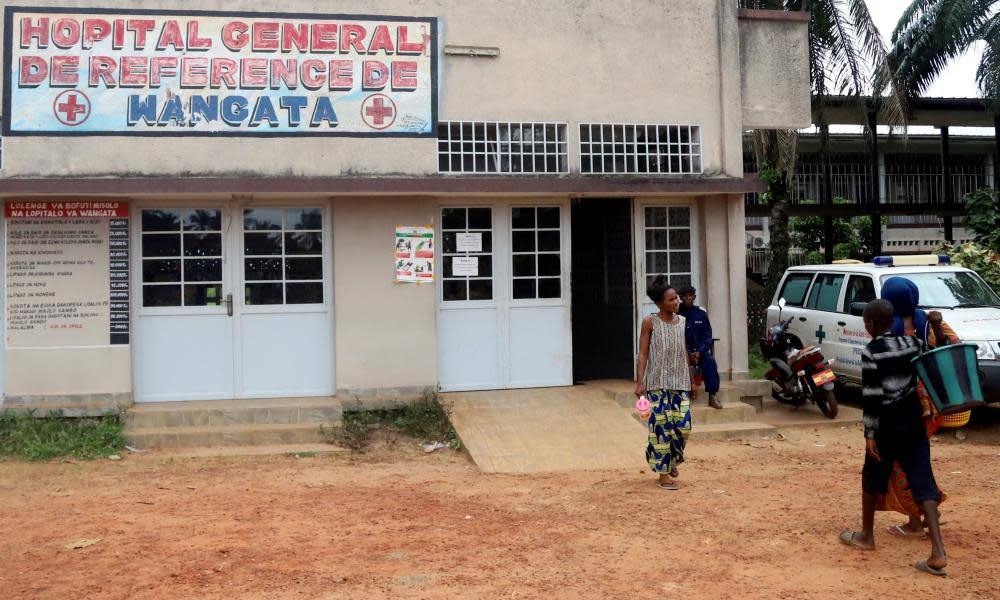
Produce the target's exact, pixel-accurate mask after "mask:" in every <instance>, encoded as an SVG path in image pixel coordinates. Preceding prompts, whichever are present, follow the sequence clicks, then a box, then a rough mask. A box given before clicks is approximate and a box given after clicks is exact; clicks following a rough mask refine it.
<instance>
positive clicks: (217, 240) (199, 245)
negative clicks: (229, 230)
mask: <svg viewBox="0 0 1000 600" xmlns="http://www.w3.org/2000/svg"><path fill="white" fill-rule="evenodd" d="M184 256H222V234H221V233H185V234H184Z"/></svg>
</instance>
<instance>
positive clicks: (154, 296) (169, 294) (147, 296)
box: [142, 285, 181, 306]
mask: <svg viewBox="0 0 1000 600" xmlns="http://www.w3.org/2000/svg"><path fill="white" fill-rule="evenodd" d="M142 305H143V306H180V305H181V286H179V285H144V286H142Z"/></svg>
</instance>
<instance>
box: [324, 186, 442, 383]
mask: <svg viewBox="0 0 1000 600" xmlns="http://www.w3.org/2000/svg"><path fill="white" fill-rule="evenodd" d="M436 209H437V203H436V201H435V200H434V199H428V198H337V199H335V200H334V201H333V244H334V246H333V264H334V268H333V278H334V319H335V326H334V328H335V331H336V344H335V346H334V348H335V350H334V352H335V356H336V365H337V366H336V373H337V390H338V392H337V393H338V395H339V396H341V397H343V398H345V399H350V398H351V397H352V396H358V397H359V398H362V399H370V398H372V397H376V398H377V397H386V398H393V397H397V396H399V395H404V396H405V395H412V394H414V393H418V392H419V391H420V390H421V389H423V388H427V387H430V388H435V387H436V386H437V329H436V325H435V324H436V321H435V315H436V314H437V304H436V302H435V298H436V296H435V291H434V290H435V286H434V285H433V284H428V285H417V284H396V283H394V282H393V281H394V278H395V272H394V271H393V253H392V249H393V245H392V243H393V239H394V237H395V228H396V226H397V225H433V224H434V223H435V215H436V213H437V210H436ZM376 386H377V387H376Z"/></svg>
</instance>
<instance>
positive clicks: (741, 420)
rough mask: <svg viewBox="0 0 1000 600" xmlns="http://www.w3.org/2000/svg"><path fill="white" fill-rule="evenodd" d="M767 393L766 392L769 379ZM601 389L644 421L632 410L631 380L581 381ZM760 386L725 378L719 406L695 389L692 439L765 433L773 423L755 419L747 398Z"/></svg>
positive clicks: (751, 399) (634, 416)
mask: <svg viewBox="0 0 1000 600" xmlns="http://www.w3.org/2000/svg"><path fill="white" fill-rule="evenodd" d="M764 383H765V384H767V387H766V389H767V393H768V394H770V383H768V382H764ZM585 385H587V386H593V387H596V388H598V389H601V390H603V391H604V393H605V394H607V396H608V397H609V398H611V399H613V400H614V401H615V402H616V403H618V404H619V405H620V406H622V407H623V408H626V409H629V410H630V414H631V415H632V417H633V418H634V419H635V420H636V421H637V422H639V423H641V424H643V425H645V423H644V422H643V421H642V420H641V419H640V418H639V415H638V413H636V412H635V393H634V391H633V390H634V389H635V384H634V383H632V382H631V381H626V380H602V381H588V382H585ZM764 389H765V388H764V386H761V385H760V382H757V381H745V382H744V381H726V382H723V383H722V386H721V387H720V388H719V394H718V397H719V400H720V401H721V402H722V408H721V409H718V408H711V407H709V406H708V393H707V392H705V390H704V389H700V390H699V391H698V395H697V398H696V399H695V400H693V401H692V402H691V437H692V438H693V439H730V438H740V437H747V436H750V437H755V436H763V435H768V434H769V433H771V432H774V431H775V427H774V426H773V425H769V424H767V423H763V422H760V421H758V420H757V413H758V410H757V409H756V408H755V407H754V406H753V405H751V404H750V403H749V402H746V401H744V398H746V399H749V400H750V401H751V402H753V401H754V400H757V398H759V395H758V394H761V393H763V390H764Z"/></svg>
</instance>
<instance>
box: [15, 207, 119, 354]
mask: <svg viewBox="0 0 1000 600" xmlns="http://www.w3.org/2000/svg"><path fill="white" fill-rule="evenodd" d="M4 217H5V221H6V223H5V224H6V236H5V239H4V246H5V261H6V262H5V266H6V270H5V273H6V279H5V285H6V304H5V308H6V311H5V314H4V326H5V337H6V341H7V347H8V348H10V349H17V348H72V347H94V346H107V345H117V344H128V343H129V269H128V264H129V221H128V203H126V202H115V201H112V202H97V201H79V202H78V201H9V202H7V203H6V204H5V205H4Z"/></svg>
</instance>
